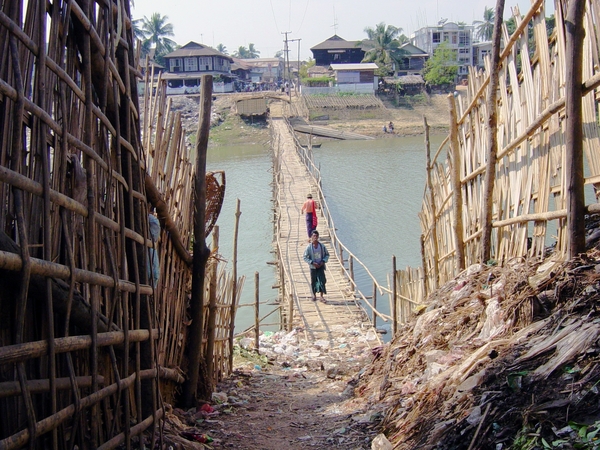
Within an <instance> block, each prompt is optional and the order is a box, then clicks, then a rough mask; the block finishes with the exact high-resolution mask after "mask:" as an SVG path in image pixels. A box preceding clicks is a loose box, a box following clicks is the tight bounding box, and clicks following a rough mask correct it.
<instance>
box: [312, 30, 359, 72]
mask: <svg viewBox="0 0 600 450" xmlns="http://www.w3.org/2000/svg"><path fill="white" fill-rule="evenodd" d="M360 42H361V41H347V40H345V39H343V38H341V37H339V36H338V35H337V34H335V35H333V36H331V37H330V38H329V39H327V40H325V41H323V42H321V43H320V44H317V45H315V46H314V47H312V48H311V49H310V51H311V52H312V54H313V58H314V59H315V64H316V65H317V66H325V67H329V66H330V65H331V64H357V63H360V62H361V61H362V60H363V58H364V57H365V51H364V50H363V49H362V47H361V45H360Z"/></svg>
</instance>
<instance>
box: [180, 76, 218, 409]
mask: <svg viewBox="0 0 600 450" xmlns="http://www.w3.org/2000/svg"><path fill="white" fill-rule="evenodd" d="M212 81H213V77H212V75H202V82H201V87H200V89H201V99H200V118H199V119H200V120H199V122H198V133H197V138H196V142H197V144H196V174H195V178H196V179H195V182H194V245H193V248H194V256H193V269H192V294H191V300H190V310H191V312H190V315H191V318H192V324H191V325H190V328H189V340H188V345H187V349H186V352H187V356H188V361H189V370H188V379H187V381H186V383H185V384H184V386H183V396H182V397H183V398H182V400H183V403H184V404H185V406H187V407H191V406H193V405H195V404H196V391H197V388H198V379H199V376H200V364H204V363H205V362H204V361H202V358H201V355H202V337H203V336H204V314H203V313H204V311H203V310H204V276H205V271H206V261H208V257H209V255H210V250H209V249H208V247H207V246H206V241H205V236H204V235H205V227H206V224H205V219H206V179H205V177H206V150H207V149H208V133H209V132H210V108H211V103H212ZM204 382H206V380H204Z"/></svg>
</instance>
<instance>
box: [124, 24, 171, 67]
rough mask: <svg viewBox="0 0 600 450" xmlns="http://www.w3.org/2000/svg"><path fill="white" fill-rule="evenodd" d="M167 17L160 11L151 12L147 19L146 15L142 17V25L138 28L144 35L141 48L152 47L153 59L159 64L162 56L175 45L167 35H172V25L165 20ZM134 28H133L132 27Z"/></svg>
mask: <svg viewBox="0 0 600 450" xmlns="http://www.w3.org/2000/svg"><path fill="white" fill-rule="evenodd" d="M168 19H169V18H168V17H167V16H163V15H161V14H160V13H157V12H155V13H153V14H152V15H151V16H150V19H148V18H147V17H146V16H144V18H143V19H142V27H141V30H139V32H140V34H141V35H142V36H143V37H144V41H143V42H142V48H144V47H151V48H154V60H155V61H157V62H158V63H159V64H162V63H163V60H162V57H163V56H164V55H166V54H167V53H170V52H172V51H173V50H174V49H175V46H176V45H177V44H176V43H175V41H173V40H172V39H169V38H168V36H174V35H175V34H174V33H173V25H172V24H170V23H169V22H167V20H168ZM134 30H135V28H134Z"/></svg>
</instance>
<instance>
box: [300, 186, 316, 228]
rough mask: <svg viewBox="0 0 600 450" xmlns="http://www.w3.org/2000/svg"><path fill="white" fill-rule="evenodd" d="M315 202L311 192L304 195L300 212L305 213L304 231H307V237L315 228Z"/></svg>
mask: <svg viewBox="0 0 600 450" xmlns="http://www.w3.org/2000/svg"><path fill="white" fill-rule="evenodd" d="M318 208H319V207H318V205H317V203H316V202H315V201H314V200H313V198H312V194H310V193H309V194H308V195H307V196H306V201H305V202H304V204H303V205H302V213H303V214H304V213H306V232H307V233H308V237H309V238H310V235H311V234H312V232H313V231H314V230H315V229H316V228H317V225H316V221H315V220H314V219H315V216H316V214H317V209H318Z"/></svg>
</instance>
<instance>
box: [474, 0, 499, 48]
mask: <svg viewBox="0 0 600 450" xmlns="http://www.w3.org/2000/svg"><path fill="white" fill-rule="evenodd" d="M494 19H495V13H494V10H493V9H492V8H488V7H487V6H486V7H485V9H484V11H483V20H475V21H474V22H473V25H475V24H477V38H478V39H480V40H482V41H491V40H492V34H493V33H494Z"/></svg>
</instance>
